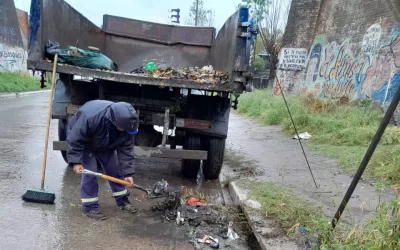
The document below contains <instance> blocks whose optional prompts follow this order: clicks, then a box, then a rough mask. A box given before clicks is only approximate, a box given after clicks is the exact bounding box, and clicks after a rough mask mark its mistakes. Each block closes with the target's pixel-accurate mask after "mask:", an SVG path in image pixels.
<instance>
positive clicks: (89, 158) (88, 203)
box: [81, 150, 129, 210]
mask: <svg viewBox="0 0 400 250" xmlns="http://www.w3.org/2000/svg"><path fill="white" fill-rule="evenodd" d="M97 163H100V166H101V167H102V168H103V171H104V173H105V174H106V175H110V176H112V177H116V178H119V179H122V178H123V176H121V174H120V168H119V164H118V158H117V152H116V150H110V151H101V152H92V151H88V150H85V151H84V152H83V164H82V165H83V168H84V169H88V170H91V171H95V172H97ZM109 184H110V187H111V191H112V195H113V196H114V198H115V201H116V202H117V205H118V206H122V205H124V200H125V199H126V197H127V196H129V191H128V190H127V189H126V188H125V186H124V185H121V184H117V183H115V182H109ZM98 194H99V185H98V183H97V177H96V176H94V175H88V174H82V182H81V199H82V209H84V210H92V209H96V208H98V207H99V202H98V201H99V197H98Z"/></svg>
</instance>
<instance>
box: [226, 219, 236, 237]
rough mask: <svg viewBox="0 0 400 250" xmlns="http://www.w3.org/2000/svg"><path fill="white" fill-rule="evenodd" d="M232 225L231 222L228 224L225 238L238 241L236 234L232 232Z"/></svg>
mask: <svg viewBox="0 0 400 250" xmlns="http://www.w3.org/2000/svg"><path fill="white" fill-rule="evenodd" d="M232 225H233V222H232V221H231V222H229V226H228V234H227V236H228V238H230V239H231V240H236V239H239V236H238V235H237V233H236V232H235V231H233V229H232Z"/></svg>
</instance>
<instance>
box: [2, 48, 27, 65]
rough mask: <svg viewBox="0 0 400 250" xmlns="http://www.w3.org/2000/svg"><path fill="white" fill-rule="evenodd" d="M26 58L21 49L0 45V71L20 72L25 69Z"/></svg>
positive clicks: (24, 52)
mask: <svg viewBox="0 0 400 250" xmlns="http://www.w3.org/2000/svg"><path fill="white" fill-rule="evenodd" d="M26 58H27V55H26V51H25V50H24V49H23V48H20V47H16V46H8V45H5V44H0V71H11V72H13V71H22V70H24V69H26Z"/></svg>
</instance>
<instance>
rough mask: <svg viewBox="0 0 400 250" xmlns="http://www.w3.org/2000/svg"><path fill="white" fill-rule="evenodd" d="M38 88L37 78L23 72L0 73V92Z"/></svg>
mask: <svg viewBox="0 0 400 250" xmlns="http://www.w3.org/2000/svg"><path fill="white" fill-rule="evenodd" d="M32 90H40V88H39V79H36V78H34V77H32V76H29V75H28V74H23V73H9V72H5V73H0V92H23V91H32Z"/></svg>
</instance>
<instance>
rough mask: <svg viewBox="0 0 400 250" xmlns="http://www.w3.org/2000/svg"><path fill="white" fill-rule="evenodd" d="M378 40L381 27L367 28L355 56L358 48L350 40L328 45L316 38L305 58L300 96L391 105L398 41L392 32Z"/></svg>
mask: <svg viewBox="0 0 400 250" xmlns="http://www.w3.org/2000/svg"><path fill="white" fill-rule="evenodd" d="M381 37H382V28H381V26H380V25H379V24H374V25H372V26H370V27H369V28H368V30H367V31H366V33H365V35H364V37H363V41H362V45H361V49H358V50H359V52H358V53H357V49H355V48H354V46H356V45H357V44H354V43H352V42H351V41H350V40H349V39H346V40H344V41H343V42H341V43H337V42H336V41H333V42H330V43H327V42H326V40H325V38H324V37H323V36H317V37H316V39H315V40H314V42H313V45H312V47H311V50H310V52H309V54H308V59H307V64H306V67H305V71H304V76H303V81H302V84H301V89H300V93H301V94H305V93H310V92H312V93H315V94H317V95H319V96H320V97H321V98H333V99H337V98H340V97H348V98H349V99H356V98H365V97H369V98H372V99H374V100H375V101H377V102H379V103H381V104H384V103H385V102H387V101H390V100H391V99H392V98H393V94H394V92H395V90H396V88H397V86H398V85H399V83H400V75H399V72H400V37H399V33H398V32H392V34H391V36H390V39H389V41H386V42H384V43H382V41H381V40H382V39H381Z"/></svg>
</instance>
